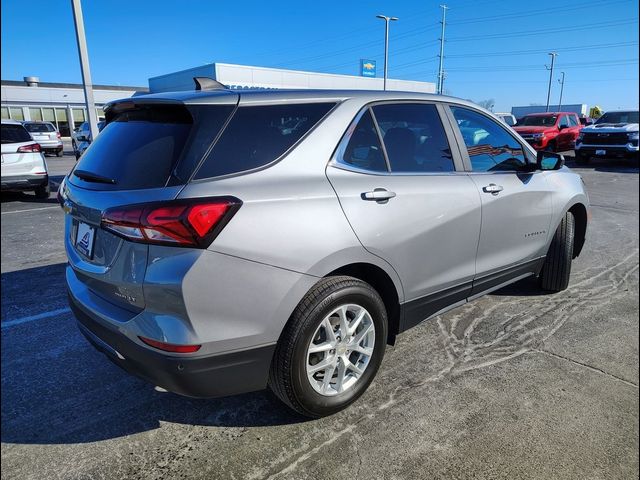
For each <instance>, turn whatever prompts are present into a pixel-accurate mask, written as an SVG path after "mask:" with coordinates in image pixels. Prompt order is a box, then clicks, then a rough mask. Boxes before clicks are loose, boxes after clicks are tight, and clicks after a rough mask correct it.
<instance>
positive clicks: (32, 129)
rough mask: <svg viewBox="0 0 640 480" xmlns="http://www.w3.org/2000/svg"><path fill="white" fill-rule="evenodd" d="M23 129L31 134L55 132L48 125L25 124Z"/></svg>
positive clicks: (51, 126)
mask: <svg viewBox="0 0 640 480" xmlns="http://www.w3.org/2000/svg"><path fill="white" fill-rule="evenodd" d="M24 127H25V128H26V129H27V130H29V131H30V132H32V133H36V132H40V133H42V132H55V130H56V129H55V128H53V125H51V124H50V123H26V124H25V125H24Z"/></svg>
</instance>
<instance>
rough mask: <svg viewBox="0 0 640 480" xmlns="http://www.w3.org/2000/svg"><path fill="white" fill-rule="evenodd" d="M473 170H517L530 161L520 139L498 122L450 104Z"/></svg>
mask: <svg viewBox="0 0 640 480" xmlns="http://www.w3.org/2000/svg"><path fill="white" fill-rule="evenodd" d="M451 111H452V112H453V116H454V117H455V119H456V121H457V122H458V126H459V128H460V133H461V134H462V138H463V139H464V143H465V145H466V147H467V152H468V153H469V158H470V160H471V167H472V169H473V171H474V172H493V171H505V170H506V171H509V170H518V169H520V168H522V167H524V166H525V165H526V164H527V163H528V162H527V159H526V156H525V155H526V154H525V152H524V150H523V148H522V146H521V145H520V143H518V141H517V140H516V139H515V138H514V137H513V136H511V135H510V134H509V133H508V132H507V131H506V130H505V129H504V128H503V127H501V126H500V125H499V124H498V123H497V122H495V121H493V120H491V119H490V118H488V117H485V116H484V115H482V114H480V113H477V112H474V111H472V110H468V109H466V108H461V107H451Z"/></svg>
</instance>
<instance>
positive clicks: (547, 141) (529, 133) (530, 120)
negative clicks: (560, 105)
mask: <svg viewBox="0 0 640 480" xmlns="http://www.w3.org/2000/svg"><path fill="white" fill-rule="evenodd" d="M582 127H583V125H581V124H580V119H579V118H578V115H577V114H575V113H573V112H553V113H551V112H549V113H532V114H530V115H527V116H525V117H523V118H521V119H520V120H519V121H518V123H517V124H516V126H515V127H513V129H514V130H515V131H516V132H518V133H519V134H520V136H521V137H522V138H524V139H525V140H526V141H527V142H528V143H529V144H530V145H531V146H532V147H533V148H535V149H536V150H551V151H560V152H562V151H564V150H573V147H574V145H575V144H576V139H577V138H578V135H579V134H580V130H582Z"/></svg>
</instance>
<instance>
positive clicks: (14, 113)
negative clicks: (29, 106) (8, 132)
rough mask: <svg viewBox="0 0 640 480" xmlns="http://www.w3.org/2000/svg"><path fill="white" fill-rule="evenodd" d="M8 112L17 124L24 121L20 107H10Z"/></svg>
mask: <svg viewBox="0 0 640 480" xmlns="http://www.w3.org/2000/svg"><path fill="white" fill-rule="evenodd" d="M9 111H10V112H11V118H12V119H13V120H17V121H18V122H22V121H23V120H24V113H22V107H11V108H10V109H9Z"/></svg>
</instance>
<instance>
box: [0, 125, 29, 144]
mask: <svg viewBox="0 0 640 480" xmlns="http://www.w3.org/2000/svg"><path fill="white" fill-rule="evenodd" d="M30 141H31V135H29V132H27V131H26V130H25V128H24V127H23V126H22V125H12V124H10V123H3V124H2V143H3V144H4V143H22V142H30Z"/></svg>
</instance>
